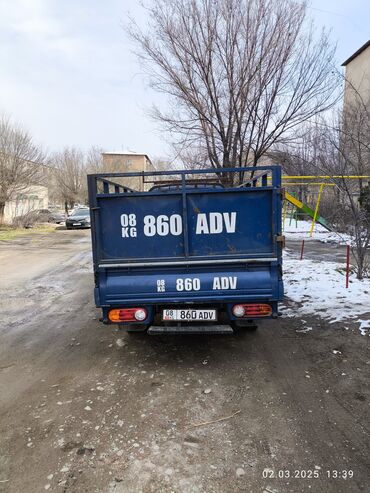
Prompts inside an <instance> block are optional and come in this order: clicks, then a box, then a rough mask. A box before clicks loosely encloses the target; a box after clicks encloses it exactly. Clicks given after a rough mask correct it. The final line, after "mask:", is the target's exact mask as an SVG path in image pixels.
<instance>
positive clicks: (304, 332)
mask: <svg viewBox="0 0 370 493" xmlns="http://www.w3.org/2000/svg"><path fill="white" fill-rule="evenodd" d="M311 330H312V327H305V328H304V329H297V330H296V332H298V333H300V334H306V333H307V332H310V331H311Z"/></svg>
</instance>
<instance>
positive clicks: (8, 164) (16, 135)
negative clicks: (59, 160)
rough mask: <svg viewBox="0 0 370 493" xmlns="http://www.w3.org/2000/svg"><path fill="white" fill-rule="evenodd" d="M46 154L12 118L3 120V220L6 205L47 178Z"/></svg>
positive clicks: (0, 158) (0, 154)
mask: <svg viewBox="0 0 370 493" xmlns="http://www.w3.org/2000/svg"><path fill="white" fill-rule="evenodd" d="M44 158H45V156H44V154H43V152H42V150H41V149H40V148H39V147H38V146H37V145H36V144H35V143H34V141H33V139H32V137H31V136H30V134H29V133H28V132H27V131H26V130H24V129H23V128H22V127H20V126H19V125H16V124H13V123H12V122H11V121H10V120H9V118H6V117H2V118H1V119H0V223H2V222H3V220H4V209H5V204H6V202H8V201H9V200H13V199H15V198H16V195H17V194H19V193H21V192H24V191H26V190H28V189H29V187H30V186H31V185H40V184H42V183H43V181H44V180H45V181H46V174H45V169H44V167H43V166H42V164H41V163H42V162H43V160H44Z"/></svg>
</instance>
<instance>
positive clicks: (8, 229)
mask: <svg viewBox="0 0 370 493" xmlns="http://www.w3.org/2000/svg"><path fill="white" fill-rule="evenodd" d="M55 228H56V227H55V225H50V224H37V225H35V226H34V227H33V228H29V229H26V228H15V227H14V226H9V225H7V224H2V225H0V241H11V240H15V239H17V238H19V237H24V236H34V235H38V234H45V233H52V232H53V231H55Z"/></svg>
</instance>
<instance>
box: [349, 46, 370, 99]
mask: <svg viewBox="0 0 370 493" xmlns="http://www.w3.org/2000/svg"><path fill="white" fill-rule="evenodd" d="M346 79H347V80H346V84H345V88H344V106H345V107H346V106H348V105H350V104H352V103H354V102H355V101H356V97H357V96H356V92H358V93H359V95H360V96H361V98H362V99H363V100H364V102H365V103H367V104H370V46H368V47H367V48H365V50H364V51H362V52H361V53H360V54H359V55H357V56H356V58H354V59H353V60H352V61H350V62H349V63H348V64H347V65H346Z"/></svg>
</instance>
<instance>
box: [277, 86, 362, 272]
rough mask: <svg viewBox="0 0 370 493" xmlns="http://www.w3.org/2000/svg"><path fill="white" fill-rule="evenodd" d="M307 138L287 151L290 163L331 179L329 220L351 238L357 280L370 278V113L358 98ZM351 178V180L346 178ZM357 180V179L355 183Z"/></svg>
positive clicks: (318, 124) (327, 194)
mask: <svg viewBox="0 0 370 493" xmlns="http://www.w3.org/2000/svg"><path fill="white" fill-rule="evenodd" d="M307 135H308V136H309V139H307V140H305V141H303V142H302V141H300V140H297V141H296V143H295V145H294V146H291V147H290V148H288V149H286V155H287V157H286V160H287V161H288V162H290V163H300V164H301V165H302V171H303V172H306V173H309V174H311V173H312V171H314V172H313V173H312V174H318V175H329V176H331V177H332V178H331V179H330V180H331V183H332V184H333V185H334V187H331V188H330V189H329V190H328V191H327V192H326V194H325V195H326V199H327V200H326V204H324V206H325V207H326V210H325V212H324V214H325V217H326V218H327V219H328V220H329V221H330V222H331V223H332V224H333V225H334V226H335V227H336V229H337V231H339V232H345V233H348V234H349V235H350V236H351V237H352V238H353V241H352V255H353V258H354V260H355V263H356V274H357V277H358V279H362V278H363V277H364V276H366V275H370V256H369V255H370V251H369V248H370V207H369V203H370V188H369V184H368V183H369V180H367V179H363V178H361V176H370V111H369V106H368V104H366V102H364V101H363V100H362V99H361V98H360V96H359V95H358V97H357V98H353V100H352V101H351V103H350V104H346V105H345V106H344V109H343V111H339V112H337V113H334V114H333V115H332V117H331V119H330V120H329V119H328V118H327V119H326V120H324V119H322V120H321V122H318V123H317V124H314V125H312V126H311V129H310V131H309V132H308V134H307ZM347 176H352V178H346V177H347ZM356 177H357V178H356Z"/></svg>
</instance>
